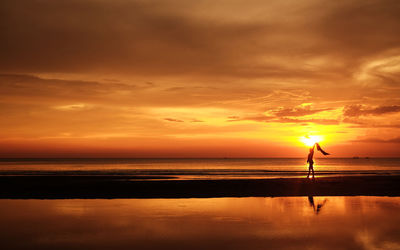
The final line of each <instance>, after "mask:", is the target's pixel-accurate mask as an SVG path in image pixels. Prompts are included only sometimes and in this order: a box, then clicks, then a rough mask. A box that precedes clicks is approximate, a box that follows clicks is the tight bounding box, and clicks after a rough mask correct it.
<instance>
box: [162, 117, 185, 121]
mask: <svg viewBox="0 0 400 250" xmlns="http://www.w3.org/2000/svg"><path fill="white" fill-rule="evenodd" d="M164 120H166V121H169V122H184V121H183V120H179V119H175V118H164Z"/></svg>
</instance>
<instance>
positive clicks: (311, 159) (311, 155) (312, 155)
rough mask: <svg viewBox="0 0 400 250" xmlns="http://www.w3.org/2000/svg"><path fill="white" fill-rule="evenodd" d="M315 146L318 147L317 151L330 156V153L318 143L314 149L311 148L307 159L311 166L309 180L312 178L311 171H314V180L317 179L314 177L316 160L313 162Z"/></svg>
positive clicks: (309, 166)
mask: <svg viewBox="0 0 400 250" xmlns="http://www.w3.org/2000/svg"><path fill="white" fill-rule="evenodd" d="M315 146H317V150H318V151H320V152H321V153H322V154H323V155H329V153H327V152H325V151H324V150H323V149H322V148H321V146H320V145H319V144H318V143H314V145H313V146H312V148H310V153H308V157H307V163H308V164H309V165H308V174H307V179H308V178H309V177H310V173H311V171H312V178H313V179H315V177H314V160H313V158H314V149H315Z"/></svg>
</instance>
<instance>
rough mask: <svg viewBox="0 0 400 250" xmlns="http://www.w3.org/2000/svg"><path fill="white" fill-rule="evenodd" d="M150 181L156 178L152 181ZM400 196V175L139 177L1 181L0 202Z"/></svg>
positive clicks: (11, 178)
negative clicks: (0, 199)
mask: <svg viewBox="0 0 400 250" xmlns="http://www.w3.org/2000/svg"><path fill="white" fill-rule="evenodd" d="M152 178H154V176H152ZM355 195H363V196H400V176H344V177H324V178H316V179H315V180H314V181H313V180H310V179H306V178H276V179H240V180H174V179H161V180H160V179H159V180H148V179H146V177H144V178H143V176H141V177H137V176H0V198H7V199H31V198H34V199H37V198H39V199H70V198H79V199H82V198H83V199H86V198H90V199H93V198H107V199H110V198H211V197H276V196H355Z"/></svg>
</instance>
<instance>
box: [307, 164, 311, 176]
mask: <svg viewBox="0 0 400 250" xmlns="http://www.w3.org/2000/svg"><path fill="white" fill-rule="evenodd" d="M310 173H311V165H309V166H308V174H307V179H308V177H310Z"/></svg>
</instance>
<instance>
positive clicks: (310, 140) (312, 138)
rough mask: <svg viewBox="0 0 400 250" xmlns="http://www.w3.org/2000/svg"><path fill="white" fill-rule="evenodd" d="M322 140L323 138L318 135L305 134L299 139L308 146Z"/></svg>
mask: <svg viewBox="0 0 400 250" xmlns="http://www.w3.org/2000/svg"><path fill="white" fill-rule="evenodd" d="M322 140H323V138H322V137H321V136H319V135H306V136H302V137H301V138H300V141H301V142H303V143H304V144H305V145H307V146H308V147H312V146H313V145H314V144H315V143H317V142H321V141H322Z"/></svg>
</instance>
